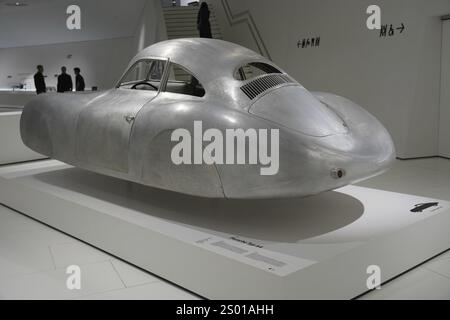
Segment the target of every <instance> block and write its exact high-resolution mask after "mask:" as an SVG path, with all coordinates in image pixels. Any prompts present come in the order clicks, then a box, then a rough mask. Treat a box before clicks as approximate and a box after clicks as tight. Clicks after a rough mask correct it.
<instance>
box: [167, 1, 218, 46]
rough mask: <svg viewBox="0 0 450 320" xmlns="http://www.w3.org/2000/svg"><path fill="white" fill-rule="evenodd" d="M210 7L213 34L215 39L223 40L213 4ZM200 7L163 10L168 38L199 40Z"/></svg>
mask: <svg viewBox="0 0 450 320" xmlns="http://www.w3.org/2000/svg"><path fill="white" fill-rule="evenodd" d="M208 5H209V10H210V12H211V15H210V19H209V21H210V23H211V32H212V35H213V38H214V39H222V34H221V33H220V28H219V24H218V23H217V19H216V14H215V12H214V8H213V6H212V5H211V4H208ZM199 9H200V7H198V6H187V7H167V8H163V12H164V19H165V21H166V29H167V38H168V39H169V40H171V39H180V38H198V37H199V34H198V30H197V14H198V10H199Z"/></svg>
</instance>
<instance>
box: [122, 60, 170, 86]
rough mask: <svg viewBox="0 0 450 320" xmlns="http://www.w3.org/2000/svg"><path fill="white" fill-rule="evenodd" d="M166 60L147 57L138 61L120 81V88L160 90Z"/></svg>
mask: <svg viewBox="0 0 450 320" xmlns="http://www.w3.org/2000/svg"><path fill="white" fill-rule="evenodd" d="M165 67H166V61H164V60H156V59H146V60H140V61H138V62H136V63H135V64H134V65H133V66H132V67H131V68H130V69H129V70H128V71H127V73H126V74H125V76H124V77H123V78H122V80H121V81H120V85H119V87H120V88H125V89H135V90H154V91H158V90H159V88H160V86H161V80H162V77H163V74H164V69H165Z"/></svg>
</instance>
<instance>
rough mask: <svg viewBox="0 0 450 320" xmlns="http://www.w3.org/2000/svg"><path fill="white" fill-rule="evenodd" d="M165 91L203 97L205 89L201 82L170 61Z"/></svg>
mask: <svg viewBox="0 0 450 320" xmlns="http://www.w3.org/2000/svg"><path fill="white" fill-rule="evenodd" d="M166 92H172V93H179V94H185V95H190V96H195V97H203V96H204V95H205V89H204V88H203V86H202V84H201V83H200V82H199V81H198V80H197V78H196V77H195V76H193V75H192V74H191V73H190V72H189V71H187V70H186V69H185V68H183V67H182V66H180V65H178V64H175V63H171V64H170V69H169V79H168V81H167V86H166Z"/></svg>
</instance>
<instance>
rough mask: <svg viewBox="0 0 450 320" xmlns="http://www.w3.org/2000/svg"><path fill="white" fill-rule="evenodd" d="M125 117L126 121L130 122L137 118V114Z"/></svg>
mask: <svg viewBox="0 0 450 320" xmlns="http://www.w3.org/2000/svg"><path fill="white" fill-rule="evenodd" d="M124 118H125V121H126V122H128V123H132V122H133V121H134V119H136V117H135V116H130V115H128V116H125V117H124Z"/></svg>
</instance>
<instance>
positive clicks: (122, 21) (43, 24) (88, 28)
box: [0, 0, 147, 48]
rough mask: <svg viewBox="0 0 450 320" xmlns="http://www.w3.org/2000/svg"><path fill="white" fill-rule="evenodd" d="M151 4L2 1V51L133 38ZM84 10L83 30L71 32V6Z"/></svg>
mask: <svg viewBox="0 0 450 320" xmlns="http://www.w3.org/2000/svg"><path fill="white" fill-rule="evenodd" d="M146 1H147V0H94V1H92V0H77V1H73V0H25V1H22V2H25V3H27V4H28V5H27V6H24V7H21V6H19V7H16V6H5V5H4V3H5V2H13V3H14V2H15V1H0V3H1V6H0V48H7V47H8V48H12V47H24V46H35V45H43V44H54V43H66V42H75V41H89V40H102V39H111V38H125V37H131V36H133V34H134V31H135V27H136V23H137V20H138V17H139V16H140V15H141V13H142V9H143V7H144V5H145V2H146ZM72 4H76V5H78V6H79V7H80V9H81V30H68V29H67V26H66V20H67V18H68V17H69V15H68V14H67V13H66V10H67V7H68V6H69V5H72Z"/></svg>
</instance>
